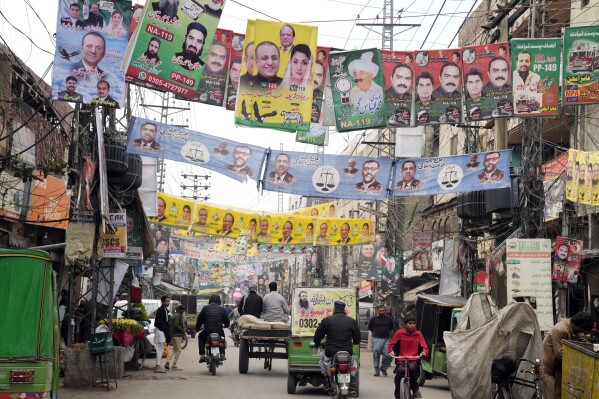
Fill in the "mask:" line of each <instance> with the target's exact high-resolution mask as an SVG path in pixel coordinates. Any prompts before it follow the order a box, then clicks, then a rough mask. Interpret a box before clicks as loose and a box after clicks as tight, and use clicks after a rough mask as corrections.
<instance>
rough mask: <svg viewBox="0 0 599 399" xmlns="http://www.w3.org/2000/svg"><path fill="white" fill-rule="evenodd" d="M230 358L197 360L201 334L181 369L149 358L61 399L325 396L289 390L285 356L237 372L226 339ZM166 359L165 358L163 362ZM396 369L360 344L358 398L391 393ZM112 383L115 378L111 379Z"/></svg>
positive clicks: (436, 389) (431, 397)
mask: <svg viewBox="0 0 599 399" xmlns="http://www.w3.org/2000/svg"><path fill="white" fill-rule="evenodd" d="M228 344H229V348H228V350H227V360H226V361H225V364H224V365H223V366H221V367H219V368H218V369H217V371H216V376H211V375H209V374H208V368H207V367H206V365H205V364H201V365H199V366H198V355H197V340H195V339H194V340H191V341H190V343H189V345H188V346H187V348H186V349H184V350H183V352H182V353H181V357H180V358H179V366H180V367H181V368H182V369H183V370H182V371H171V372H168V373H166V374H155V373H154V372H153V371H152V369H151V366H153V365H154V359H153V358H151V359H146V365H145V366H146V367H145V368H144V370H142V371H126V374H128V377H125V378H123V379H121V380H119V381H118V389H116V390H114V389H111V390H110V392H107V391H106V390H105V389H101V388H94V389H71V388H68V387H66V388H61V389H60V391H59V397H60V398H61V399H79V398H81V399H83V398H100V397H110V398H111V399H119V398H127V399H129V398H169V399H172V398H187V397H196V396H197V395H199V394H201V397H203V398H214V399H219V398H228V399H230V398H248V397H256V398H266V397H267V398H292V397H294V398H298V399H300V398H318V397H323V398H324V397H326V396H325V395H324V392H323V391H322V388H314V387H312V386H308V387H298V389H297V392H296V394H295V395H293V396H291V395H288V394H287V385H286V384H287V361H286V360H276V359H275V360H274V361H273V367H272V370H271V371H267V370H264V368H263V361H261V360H257V359H250V368H249V371H248V373H247V374H246V375H243V374H239V372H238V370H237V367H238V354H239V349H238V348H236V347H234V346H233V344H232V341H231V340H229V341H228ZM162 364H164V361H163V362H162ZM392 376H393V374H392V373H389V376H387V377H383V376H381V377H374V376H373V370H372V352H367V351H366V350H365V349H364V348H362V368H361V369H360V398H373V399H374V398H376V399H379V398H381V399H384V398H389V399H392V398H393V377H392ZM113 384H114V381H113ZM421 392H422V396H423V398H426V399H447V398H451V395H450V393H449V388H448V385H447V380H445V379H435V380H431V381H427V382H426V385H425V386H424V387H422V388H421Z"/></svg>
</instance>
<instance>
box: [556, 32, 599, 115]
mask: <svg viewBox="0 0 599 399" xmlns="http://www.w3.org/2000/svg"><path fill="white" fill-rule="evenodd" d="M563 49H564V50H563V56H562V57H563V60H564V62H563V63H562V64H563V70H562V76H563V78H562V79H563V83H562V86H563V93H564V97H563V105H576V104H592V103H597V102H599V83H598V78H599V75H598V74H597V72H596V70H597V69H599V26H582V27H576V28H565V29H564V47H563Z"/></svg>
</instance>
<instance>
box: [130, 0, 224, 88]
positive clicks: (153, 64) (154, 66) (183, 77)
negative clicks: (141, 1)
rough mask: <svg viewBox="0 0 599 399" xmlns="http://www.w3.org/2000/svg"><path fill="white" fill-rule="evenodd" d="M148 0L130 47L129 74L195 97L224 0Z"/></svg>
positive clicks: (160, 86) (157, 85) (146, 81)
mask: <svg viewBox="0 0 599 399" xmlns="http://www.w3.org/2000/svg"><path fill="white" fill-rule="evenodd" d="M201 3H204V4H200V2H198V1H195V0H185V1H182V2H178V1H177V2H170V1H158V0H147V2H146V7H145V8H144V15H143V18H142V20H141V22H140V26H139V27H138V29H137V30H136V31H135V34H134V35H133V37H132V40H131V42H130V44H129V47H128V48H127V55H126V57H125V59H124V60H123V65H122V68H123V70H124V71H126V74H127V76H131V77H133V78H136V79H138V80H140V81H143V82H145V83H149V84H150V85H152V86H154V87H157V88H158V89H161V90H166V91H169V92H172V93H175V94H177V95H179V96H182V97H185V98H189V99H193V98H194V96H195V94H196V92H197V90H198V85H199V81H200V78H201V77H202V72H203V69H204V64H205V63H206V60H207V58H208V53H209V49H210V47H211V45H212V41H213V38H214V33H215V31H216V27H217V25H218V21H219V20H220V16H221V14H222V9H221V7H222V6H223V2H214V1H207V0H202V1H201Z"/></svg>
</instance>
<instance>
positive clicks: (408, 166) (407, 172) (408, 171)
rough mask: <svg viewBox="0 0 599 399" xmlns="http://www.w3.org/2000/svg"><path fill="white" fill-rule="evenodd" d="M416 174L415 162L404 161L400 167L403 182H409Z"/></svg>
mask: <svg viewBox="0 0 599 399" xmlns="http://www.w3.org/2000/svg"><path fill="white" fill-rule="evenodd" d="M415 175H416V164H415V163H414V162H411V161H409V162H404V164H403V165H402V167H401V177H402V179H403V181H404V182H406V183H409V182H411V181H412V180H414V176H415Z"/></svg>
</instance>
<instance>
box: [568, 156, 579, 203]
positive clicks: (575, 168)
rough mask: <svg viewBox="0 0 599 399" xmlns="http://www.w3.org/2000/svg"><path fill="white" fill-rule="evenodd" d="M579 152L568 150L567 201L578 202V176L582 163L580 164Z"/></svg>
mask: <svg viewBox="0 0 599 399" xmlns="http://www.w3.org/2000/svg"><path fill="white" fill-rule="evenodd" d="M577 157H578V151H576V150H573V149H569V150H568V165H567V166H566V199H567V200H569V201H572V202H576V201H577V200H578V174H579V171H580V163H579V162H578V159H577Z"/></svg>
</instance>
